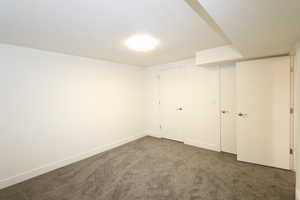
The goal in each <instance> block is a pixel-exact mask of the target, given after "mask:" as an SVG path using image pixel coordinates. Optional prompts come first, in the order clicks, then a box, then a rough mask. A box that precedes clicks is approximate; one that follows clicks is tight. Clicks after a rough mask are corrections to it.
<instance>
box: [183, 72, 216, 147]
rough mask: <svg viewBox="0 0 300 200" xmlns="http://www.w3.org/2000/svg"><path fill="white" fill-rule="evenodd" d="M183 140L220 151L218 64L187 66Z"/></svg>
mask: <svg viewBox="0 0 300 200" xmlns="http://www.w3.org/2000/svg"><path fill="white" fill-rule="evenodd" d="M186 77H187V79H186V94H185V98H186V99H185V108H184V112H183V114H184V117H185V121H184V133H185V135H184V137H185V138H184V142H185V143H186V144H190V145H194V146H198V147H201V148H206V149H210V150H215V151H220V107H219V104H220V101H219V99H220V97H219V96H220V90H219V67H218V66H209V67H204V66H191V67H189V68H188V70H187V76H186Z"/></svg>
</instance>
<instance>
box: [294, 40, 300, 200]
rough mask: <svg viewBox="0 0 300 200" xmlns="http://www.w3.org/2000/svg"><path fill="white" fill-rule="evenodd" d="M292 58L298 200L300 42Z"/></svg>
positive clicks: (299, 189) (299, 191) (298, 189)
mask: <svg viewBox="0 0 300 200" xmlns="http://www.w3.org/2000/svg"><path fill="white" fill-rule="evenodd" d="M295 49H296V51H295V52H296V55H295V57H294V62H295V63H294V67H295V69H294V74H295V79H294V98H295V99H294V109H295V114H294V133H295V147H296V152H295V158H296V179H297V180H296V192H297V200H300V42H299V43H298V44H297V45H296V48H295Z"/></svg>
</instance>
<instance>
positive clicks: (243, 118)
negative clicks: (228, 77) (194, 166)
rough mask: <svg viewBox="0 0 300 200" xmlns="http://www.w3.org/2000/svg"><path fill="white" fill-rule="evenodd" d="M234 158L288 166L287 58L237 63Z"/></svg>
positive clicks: (288, 69) (286, 167) (283, 166)
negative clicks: (235, 153)
mask: <svg viewBox="0 0 300 200" xmlns="http://www.w3.org/2000/svg"><path fill="white" fill-rule="evenodd" d="M236 70H237V71H236V76H237V82H236V86H237V112H240V113H241V114H240V116H239V117H237V123H236V130H237V155H238V156H237V158H238V160H240V161H246V162H251V163H257V164H261V165H267V166H272V167H278V168H284V169H289V168H290V165H289V158H290V156H289V148H290V113H289V112H290V59H289V57H277V58H269V59H261V60H254V61H247V62H240V63H238V64H237V69H236Z"/></svg>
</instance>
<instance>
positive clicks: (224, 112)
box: [221, 110, 229, 114]
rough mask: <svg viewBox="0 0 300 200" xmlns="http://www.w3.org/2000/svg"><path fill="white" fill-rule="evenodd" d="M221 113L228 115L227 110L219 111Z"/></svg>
mask: <svg viewBox="0 0 300 200" xmlns="http://www.w3.org/2000/svg"><path fill="white" fill-rule="evenodd" d="M221 113H223V114H226V113H229V111H227V110H221Z"/></svg>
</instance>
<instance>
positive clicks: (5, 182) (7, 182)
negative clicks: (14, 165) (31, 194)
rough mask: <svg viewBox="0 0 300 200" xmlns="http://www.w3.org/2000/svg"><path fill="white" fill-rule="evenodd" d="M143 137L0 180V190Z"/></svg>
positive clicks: (131, 138) (96, 149)
mask: <svg viewBox="0 0 300 200" xmlns="http://www.w3.org/2000/svg"><path fill="white" fill-rule="evenodd" d="M144 136H145V135H144V134H143V135H138V136H131V137H128V138H125V139H122V140H119V141H117V142H114V143H111V144H108V145H104V146H101V147H97V148H95V149H92V150H90V151H88V152H84V153H81V154H78V155H75V156H71V157H68V158H66V159H63V160H60V161H57V162H53V163H49V164H46V165H43V166H41V167H38V168H35V169H32V170H29V171H26V172H23V173H20V174H17V175H15V176H11V177H9V178H6V179H2V180H0V189H3V188H5V187H8V186H11V185H14V184H17V183H20V182H23V181H25V180H28V179H31V178H33V177H36V176H39V175H42V174H45V173H47V172H50V171H52V170H55V169H58V168H61V167H64V166H66V165H69V164H72V163H74V162H77V161H80V160H83V159H86V158H88V157H91V156H94V155H96V154H99V153H102V152H104V151H107V150H110V149H112V148H115V147H118V146H121V145H123V144H126V143H128V142H131V141H134V140H136V139H139V138H141V137H144Z"/></svg>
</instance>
